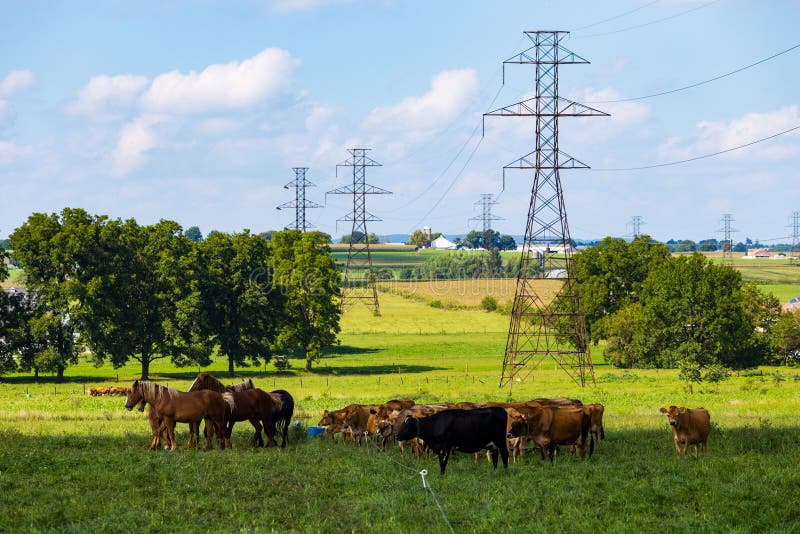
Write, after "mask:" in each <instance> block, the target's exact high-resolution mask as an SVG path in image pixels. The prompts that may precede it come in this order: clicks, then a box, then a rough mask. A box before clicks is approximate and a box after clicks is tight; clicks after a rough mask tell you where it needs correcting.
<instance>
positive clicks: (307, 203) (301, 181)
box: [275, 167, 322, 232]
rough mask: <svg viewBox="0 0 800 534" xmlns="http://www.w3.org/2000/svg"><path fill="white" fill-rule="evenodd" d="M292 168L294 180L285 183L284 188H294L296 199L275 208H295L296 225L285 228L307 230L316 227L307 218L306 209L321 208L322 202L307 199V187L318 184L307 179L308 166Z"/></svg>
mask: <svg viewBox="0 0 800 534" xmlns="http://www.w3.org/2000/svg"><path fill="white" fill-rule="evenodd" d="M292 170H293V171H294V180H292V181H291V182H289V183H288V184H286V185H284V186H283V188H284V189H290V188H294V200H293V201H289V202H284V203H283V204H281V205H280V206H278V207H277V208H275V209H277V210H278V211H280V210H281V209H282V208H294V226H286V227H285V229H286V230H290V229H294V230H300V231H301V232H305V231H306V230H308V229H309V228H314V225H313V224H311V223H310V222H308V221H307V220H306V209H308V208H321V207H322V204H317V203H316V202H314V201H313V200H306V187H316V185H314V184H313V183H311V182H309V181H308V180H306V172H308V167H292Z"/></svg>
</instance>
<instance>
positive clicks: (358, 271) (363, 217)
mask: <svg viewBox="0 0 800 534" xmlns="http://www.w3.org/2000/svg"><path fill="white" fill-rule="evenodd" d="M369 150H370V149H368V148H351V149H348V150H347V152H349V153H350V157H349V158H347V159H346V160H345V161H344V162H342V163H340V164H339V165H337V166H336V175H337V176H338V175H339V167H352V168H353V184H352V185H343V186H341V187H337V188H336V189H333V190H332V191H328V192H327V193H326V194H327V195H352V196H353V212H352V213H350V214H348V215H345V216H344V217H342V218H341V219H339V221H348V222H352V223H353V229H352V231H351V232H350V246H349V248H348V249H347V265H346V266H345V271H344V282H343V284H342V301H341V305H342V310H344V308H345V306H347V305H350V304H353V303H356V302H363V303H364V304H366V305H367V306H369V307H371V308H372V312H373V313H374V314H375V315H379V314H380V311H381V310H380V305H379V304H378V290H377V288H376V287H375V272H374V270H373V268H372V256H371V254H370V250H369V233H368V232H367V222H372V221H380V220H381V219H379V218H378V217H376V216H375V215H373V214H371V213H369V212H368V211H367V195H389V194H391V191H387V190H386V189H382V188H380V187H375V186H374V185H369V184H367V183H365V177H366V169H367V167H380V166H381V164H380V163H378V162H377V161H375V160H373V159H371V158H369V157H368V156H367V152H368V151H369Z"/></svg>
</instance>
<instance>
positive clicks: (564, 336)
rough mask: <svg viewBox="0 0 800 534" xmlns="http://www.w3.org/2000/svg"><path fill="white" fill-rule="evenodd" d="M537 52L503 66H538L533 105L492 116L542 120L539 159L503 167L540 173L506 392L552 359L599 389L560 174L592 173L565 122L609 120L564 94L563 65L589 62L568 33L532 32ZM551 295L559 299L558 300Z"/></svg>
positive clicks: (509, 352) (527, 234)
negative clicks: (561, 127)
mask: <svg viewBox="0 0 800 534" xmlns="http://www.w3.org/2000/svg"><path fill="white" fill-rule="evenodd" d="M525 35H526V36H527V37H528V38H529V39H530V40H531V41H532V42H533V46H532V47H530V48H528V49H527V50H525V51H524V52H521V53H520V54H517V55H516V56H514V57H512V58H509V59H508V60H506V61H504V62H503V80H504V81H505V66H506V64H532V65H535V66H536V76H535V83H536V90H535V95H536V96H534V97H532V98H529V99H527V100H524V101H522V102H519V103H517V104H512V105H510V106H507V107H504V108H500V109H497V110H494V111H491V112H489V113H486V114H485V115H484V119H485V117H486V116H516V117H536V140H535V144H536V146H535V149H534V151H533V152H531V153H529V154H527V155H526V156H523V157H521V158H519V159H518V160H516V161H514V162H512V163H510V164H508V165H506V166H505V167H504V168H503V182H504V184H505V172H506V170H508V169H532V170H534V178H533V187H532V191H531V201H530V207H529V209H528V223H527V226H526V228H525V239H524V241H523V246H522V258H521V259H520V270H519V274H518V275H517V284H516V293H515V296H514V307H513V310H512V313H511V323H510V325H509V328H508V339H507V341H506V351H505V357H504V359H503V373H502V376H501V378H500V385H501V386H503V385H505V384H508V390H509V395H510V394H511V393H512V388H513V385H514V382H515V381H522V380H524V379H525V378H526V377H527V376H528V375H529V374H530V373H532V372H533V370H534V369H536V368H537V367H538V366H539V365H540V364H541V363H542V362H543V361H544V360H546V359H552V360H554V361H555V362H556V363H557V364H558V365H559V366H560V367H561V369H563V370H564V371H565V372H566V373H567V374H568V375H569V376H570V378H572V379H573V380H574V381H575V382H576V383H578V384H579V385H581V386H585V385H586V381H587V379H588V380H590V381H591V382H592V383H595V379H594V368H593V367H592V359H591V355H590V354H589V341H588V336H587V334H586V319H585V316H584V312H583V305H582V303H581V295H580V291H579V288H578V284H577V282H576V281H575V272H574V263H573V257H572V256H573V249H572V238H571V237H570V233H569V225H568V224H567V211H566V207H565V205H564V191H563V189H562V187H561V178H560V176H559V170H561V169H585V168H588V166H587V165H586V164H585V163H582V162H580V161H578V160H576V159H575V158H573V157H571V156H569V155H568V154H566V153H565V152H562V151H561V150H560V149H559V140H558V119H559V117H590V116H598V115H599V116H608V114H607V113H604V112H602V111H598V110H596V109H593V108H590V107H588V106H585V105H583V104H579V103H577V102H573V101H571V100H567V99H566V98H563V97H561V96H559V94H558V66H559V65H568V64H577V63H589V62H588V61H587V60H585V59H583V58H582V57H580V56H579V55H577V54H575V53H574V52H571V51H570V50H567V49H566V48H564V46H562V44H561V41H562V40H563V39H564V38H565V37H566V36H567V35H569V32H563V31H530V32H525ZM549 295H552V297H550V296H549Z"/></svg>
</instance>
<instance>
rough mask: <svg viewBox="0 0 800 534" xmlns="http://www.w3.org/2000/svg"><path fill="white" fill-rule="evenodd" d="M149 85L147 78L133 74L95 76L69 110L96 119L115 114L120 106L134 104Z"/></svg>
mask: <svg viewBox="0 0 800 534" xmlns="http://www.w3.org/2000/svg"><path fill="white" fill-rule="evenodd" d="M146 85H147V78H146V77H144V76H134V75H131V74H121V75H117V76H108V75H105V74H103V75H100V76H94V77H93V78H92V79H91V80H89V83H88V84H86V87H84V88H83V89H81V91H80V92H79V93H78V97H77V99H76V101H75V102H73V103H72V104H71V105H70V106H69V108H68V111H69V112H70V113H74V114H81V115H90V116H92V117H93V118H96V119H104V118H108V117H109V116H112V117H113V116H114V115H115V114H116V113H117V112H118V111H120V108H123V107H126V106H130V105H132V104H133V103H134V102H135V100H136V98H137V97H138V96H139V95H140V94H141V92H142V91H143V90H144V88H145V86H146Z"/></svg>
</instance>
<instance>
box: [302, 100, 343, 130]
mask: <svg viewBox="0 0 800 534" xmlns="http://www.w3.org/2000/svg"><path fill="white" fill-rule="evenodd" d="M336 112H337V110H336V108H334V107H333V106H324V105H315V106H314V107H313V108H311V111H310V112H309V113H308V116H307V117H306V128H307V129H308V130H311V131H318V130H320V129H322V128H323V127H325V126H326V125H328V124H329V123H330V120H331V118H333V116H334V115H335V114H336Z"/></svg>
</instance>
